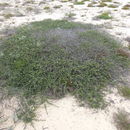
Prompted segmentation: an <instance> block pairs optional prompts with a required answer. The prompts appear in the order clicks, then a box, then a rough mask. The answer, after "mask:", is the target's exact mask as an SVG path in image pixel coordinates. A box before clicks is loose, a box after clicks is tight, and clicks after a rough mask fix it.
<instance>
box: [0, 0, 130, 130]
mask: <svg viewBox="0 0 130 130" xmlns="http://www.w3.org/2000/svg"><path fill="white" fill-rule="evenodd" d="M25 1H27V0H4V1H3V0H0V3H5V2H7V3H9V5H10V6H9V7H5V8H0V9H1V10H0V30H1V31H2V30H3V29H6V28H10V27H16V26H19V25H22V24H25V23H26V24H27V23H30V22H32V21H39V20H44V19H48V18H51V19H63V18H64V17H66V14H68V13H75V14H76V15H75V16H74V18H75V19H74V20H73V21H78V22H84V23H92V24H98V25H102V26H103V27H104V28H105V29H106V30H107V31H108V32H109V33H111V34H112V35H114V36H116V37H117V38H119V39H120V40H121V41H122V42H123V44H124V45H125V46H127V44H128V43H127V42H126V41H124V39H125V38H126V37H128V36H130V10H122V9H121V7H122V6H123V5H125V4H127V3H128V2H129V0H117V2H119V7H118V8H117V9H115V8H114V9H113V8H107V7H89V8H88V7H87V4H88V3H89V2H86V3H85V5H74V8H71V7H70V5H72V3H71V2H66V3H62V2H60V1H53V2H49V0H48V1H46V2H45V3H44V4H43V3H40V2H42V1H43V0H35V3H33V4H23V3H25ZM55 5H62V7H61V8H58V9H55V8H53V7H54V6H55ZM46 6H49V7H51V9H50V10H49V11H45V10H44V9H43V8H44V7H46ZM27 7H33V10H32V11H30V12H28V11H27ZM34 9H36V10H38V11H39V12H38V11H36V10H35V11H34ZM103 11H110V12H111V15H112V16H113V19H112V20H95V19H94V18H95V17H96V16H97V15H99V14H101V12H103ZM8 12H9V13H14V15H16V16H15V17H11V18H10V19H5V18H4V17H3V16H2V15H3V14H5V13H8ZM20 14H22V15H23V16H20ZM1 36H2V34H1ZM128 82H129V81H128ZM106 101H108V102H109V105H108V107H107V108H106V109H105V110H98V111H95V110H93V109H90V108H88V107H80V106H79V104H78V103H77V102H76V99H75V98H74V97H72V96H70V95H68V96H66V97H65V98H63V99H60V100H56V101H52V102H53V104H54V105H48V107H47V111H48V114H47V112H46V111H45V109H44V105H41V106H40V107H39V109H38V110H37V119H40V120H44V121H34V126H35V128H36V130H44V128H46V130H117V128H116V127H115V125H114V122H113V113H115V112H117V111H118V110H120V109H123V110H125V111H127V112H130V100H127V99H125V98H123V97H121V96H120V95H119V94H118V92H117V90H116V89H112V93H109V94H107V96H106ZM15 102H16V99H15V98H13V99H11V100H9V101H8V100H7V101H4V104H5V105H4V106H3V107H2V105H1V106H0V111H2V114H3V115H4V116H5V117H8V120H7V121H5V122H4V123H1V122H0V123H1V125H0V129H1V128H6V127H9V126H12V125H13V126H14V121H13V119H15V116H14V113H15V108H17V103H15ZM2 104H3V103H2ZM14 104H15V105H14ZM12 107H13V108H12ZM23 127H24V124H23V123H22V122H20V123H17V124H16V126H15V129H14V130H23ZM32 129H33V127H31V126H30V125H27V130H32Z"/></svg>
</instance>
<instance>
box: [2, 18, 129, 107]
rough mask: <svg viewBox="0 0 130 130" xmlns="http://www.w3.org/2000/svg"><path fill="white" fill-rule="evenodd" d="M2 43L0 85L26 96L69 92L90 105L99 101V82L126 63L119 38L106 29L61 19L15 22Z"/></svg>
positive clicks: (113, 77) (101, 86)
mask: <svg viewBox="0 0 130 130" xmlns="http://www.w3.org/2000/svg"><path fill="white" fill-rule="evenodd" d="M1 47H2V49H1V56H0V60H1V63H0V66H1V67H2V69H1V70H0V75H1V80H4V82H5V81H6V82H5V84H4V87H5V86H6V87H7V86H8V88H13V90H18V91H19V92H23V96H24V97H26V98H30V97H32V96H37V95H39V94H40V95H41V96H44V97H45V98H59V97H62V96H64V95H66V94H67V93H71V94H72V95H74V96H76V97H77V98H78V99H80V100H81V101H84V102H87V103H88V104H89V105H90V106H91V107H94V108H97V107H102V106H103V105H104V101H103V90H104V88H105V87H106V85H108V84H110V83H111V82H112V81H115V80H116V79H118V78H119V75H120V74H121V73H122V70H124V69H125V68H126V67H127V65H128V64H127V63H128V59H127V58H126V57H123V56H121V55H119V54H118V53H117V50H118V49H119V48H120V44H119V43H118V42H117V41H115V40H114V39H113V38H111V36H109V35H108V34H107V33H104V32H102V31H99V29H98V28H97V27H96V26H93V25H89V24H88V25H85V24H80V23H73V22H67V21H65V20H56V21H52V20H45V21H41V22H34V23H31V24H30V25H28V26H24V27H20V28H18V29H17V31H16V33H15V34H13V35H12V36H10V37H9V38H8V39H6V40H4V41H3V44H2V46H1Z"/></svg>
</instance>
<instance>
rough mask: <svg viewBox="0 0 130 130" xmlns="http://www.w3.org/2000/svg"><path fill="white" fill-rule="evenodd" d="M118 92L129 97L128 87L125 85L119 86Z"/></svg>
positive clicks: (129, 89)
mask: <svg viewBox="0 0 130 130" xmlns="http://www.w3.org/2000/svg"><path fill="white" fill-rule="evenodd" d="M119 92H120V94H121V95H122V96H124V97H126V98H130V88H129V87H127V86H124V87H121V88H119Z"/></svg>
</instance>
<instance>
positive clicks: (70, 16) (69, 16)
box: [66, 13, 76, 18]
mask: <svg viewBox="0 0 130 130" xmlns="http://www.w3.org/2000/svg"><path fill="white" fill-rule="evenodd" d="M75 15H76V14H74V13H67V14H66V16H67V17H68V18H72V17H74V16H75Z"/></svg>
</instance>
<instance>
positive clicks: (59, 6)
mask: <svg viewBox="0 0 130 130" xmlns="http://www.w3.org/2000/svg"><path fill="white" fill-rule="evenodd" d="M61 7H62V5H55V6H54V7H53V8H55V9H59V8H61Z"/></svg>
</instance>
